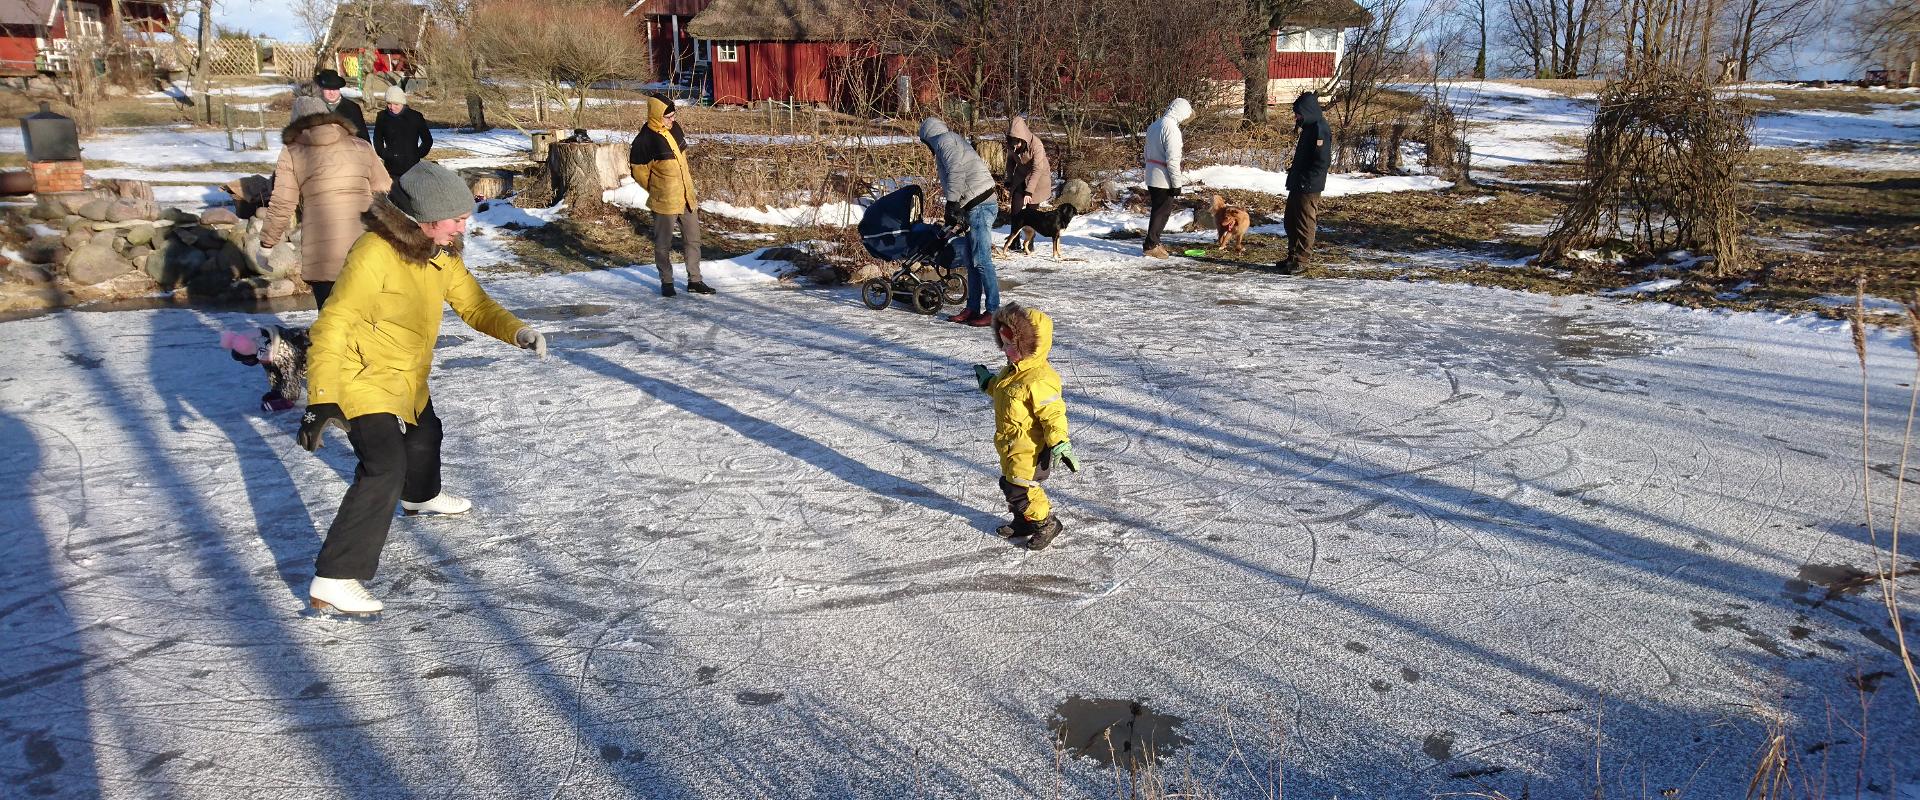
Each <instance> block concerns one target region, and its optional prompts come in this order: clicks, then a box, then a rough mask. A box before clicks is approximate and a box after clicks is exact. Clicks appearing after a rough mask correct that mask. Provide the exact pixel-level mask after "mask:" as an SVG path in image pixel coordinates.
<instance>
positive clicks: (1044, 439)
mask: <svg viewBox="0 0 1920 800" xmlns="http://www.w3.org/2000/svg"><path fill="white" fill-rule="evenodd" d="M993 338H994V342H995V343H996V344H998V345H999V346H1000V352H1002V353H1004V354H1006V357H1007V366H1005V367H1003V368H1001V370H1000V371H999V372H998V373H995V372H992V371H990V370H988V369H987V368H986V367H985V366H984V365H980V364H975V365H974V366H973V371H974V379H975V381H976V382H977V383H978V384H979V385H980V391H983V392H986V393H987V396H989V397H992V398H993V447H994V449H995V450H998V451H999V453H1000V491H1001V493H1002V494H1005V495H1006V496H1007V507H1008V508H1010V509H1012V510H1013V522H1012V523H1011V524H1008V525H1002V526H1000V530H999V531H998V532H999V534H1000V535H1001V536H1005V537H1008V538H1014V537H1021V536H1024V537H1026V538H1027V549H1029V550H1044V549H1046V547H1047V545H1049V544H1052V543H1053V539H1054V537H1056V536H1059V535H1060V520H1059V518H1058V517H1056V516H1054V514H1053V504H1052V503H1051V502H1049V501H1048V500H1047V493H1046V490H1044V489H1041V488H1040V482H1041V481H1044V480H1046V479H1047V476H1048V474H1049V473H1051V472H1052V467H1053V462H1054V461H1056V460H1058V461H1059V462H1060V463H1062V464H1065V465H1066V467H1067V469H1070V470H1072V471H1074V472H1079V471H1080V462H1079V461H1077V460H1075V459H1074V457H1073V444H1072V443H1071V442H1069V441H1067V403H1066V399H1065V398H1064V397H1062V396H1061V386H1060V373H1058V372H1055V371H1054V370H1053V365H1052V364H1049V363H1047V352H1048V351H1049V350H1051V349H1052V348H1053V320H1052V319H1051V318H1049V317H1048V316H1047V315H1046V314H1044V313H1041V312H1040V311H1039V310H1038V309H1028V308H1021V307H1020V304H1019V303H1008V304H1007V306H1006V307H1005V308H1002V309H1000V311H999V312H997V313H995V314H994V315H993Z"/></svg>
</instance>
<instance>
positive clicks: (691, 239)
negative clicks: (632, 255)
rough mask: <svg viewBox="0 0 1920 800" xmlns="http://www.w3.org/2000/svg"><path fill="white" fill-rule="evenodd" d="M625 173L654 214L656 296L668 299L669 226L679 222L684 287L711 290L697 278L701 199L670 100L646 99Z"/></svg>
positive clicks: (694, 290) (670, 277)
mask: <svg viewBox="0 0 1920 800" xmlns="http://www.w3.org/2000/svg"><path fill="white" fill-rule="evenodd" d="M627 161H628V166H627V171H628V172H629V173H631V174H632V175H633V182H634V183H637V184H640V188H642V189H645V190H647V210H648V211H651V212H653V265H654V267H656V268H657V269H659V271H660V296H661V297H672V296H673V295H674V291H673V257H672V256H673V224H674V223H675V222H679V223H680V248H681V251H680V252H681V257H682V258H684V259H686V261H687V291H689V292H692V293H694V294H713V288H712V287H709V286H707V284H706V282H704V281H702V280H700V199H699V198H698V197H696V196H694V192H693V170H692V169H691V168H689V167H688V166H687V132H686V131H683V130H681V129H680V123H679V122H676V121H674V119H673V103H672V101H670V100H667V99H665V98H661V97H658V96H650V97H648V98H647V125H646V127H644V128H641V129H640V134H639V135H638V136H635V137H633V146H632V147H631V148H630V149H629V150H628V151H627Z"/></svg>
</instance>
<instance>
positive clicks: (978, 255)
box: [961, 200, 1000, 314]
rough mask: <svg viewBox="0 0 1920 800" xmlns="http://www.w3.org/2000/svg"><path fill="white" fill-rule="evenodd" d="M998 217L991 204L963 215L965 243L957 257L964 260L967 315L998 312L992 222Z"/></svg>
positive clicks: (998, 299) (998, 213)
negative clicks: (965, 265) (964, 219)
mask: <svg viewBox="0 0 1920 800" xmlns="http://www.w3.org/2000/svg"><path fill="white" fill-rule="evenodd" d="M999 215H1000V204H999V203H998V202H995V201H993V200H987V201H986V202H983V203H981V204H980V205H977V206H974V207H973V212H972V213H970V214H968V215H967V243H966V246H965V247H963V248H961V254H962V256H963V257H964V258H966V260H967V310H968V311H978V312H980V313H983V314H991V313H993V312H995V311H999V310H1000V278H999V276H997V275H995V274H994V273H993V218H994V217H997V216H999ZM983 293H984V295H985V297H984V300H985V302H984V303H983V302H982V299H983V298H982V294H983Z"/></svg>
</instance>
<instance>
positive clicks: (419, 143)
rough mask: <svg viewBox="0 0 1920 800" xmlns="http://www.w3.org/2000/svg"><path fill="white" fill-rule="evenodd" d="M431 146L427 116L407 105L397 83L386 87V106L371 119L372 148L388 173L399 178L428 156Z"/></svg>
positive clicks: (403, 93) (405, 97) (405, 95)
mask: <svg viewBox="0 0 1920 800" xmlns="http://www.w3.org/2000/svg"><path fill="white" fill-rule="evenodd" d="M432 149H433V132H432V131H430V130H428V129H427V118H426V117H423V116H421V115H420V112H418V111H415V110H413V109H411V108H408V107H407V93H406V91H405V90H403V89H401V88H400V87H398V86H389V87H387V107H386V108H385V109H384V110H382V111H381V112H380V114H379V115H378V116H375V117H374V118H373V150H374V152H376V153H379V154H380V163H383V164H386V165H387V174H388V175H392V176H393V177H395V178H398V177H400V176H402V175H405V174H407V170H409V169H412V168H413V165H415V164H418V163H420V159H423V158H426V157H427V152H428V151H430V150H432Z"/></svg>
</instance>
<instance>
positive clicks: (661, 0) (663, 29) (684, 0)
mask: <svg viewBox="0 0 1920 800" xmlns="http://www.w3.org/2000/svg"><path fill="white" fill-rule="evenodd" d="M707 2H708V0H637V2H635V3H634V4H633V5H631V6H628V7H627V16H629V17H631V16H633V15H635V14H638V15H640V19H641V27H642V29H643V30H645V31H646V33H647V55H648V58H647V61H648V62H650V63H651V64H652V65H653V79H654V80H656V81H660V82H662V83H679V84H684V83H687V82H689V81H690V80H691V79H692V76H693V65H694V39H693V33H692V32H691V31H688V30H687V25H688V23H691V22H693V17H694V15H695V14H698V13H700V12H701V11H702V10H704V9H705V8H706V7H707Z"/></svg>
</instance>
